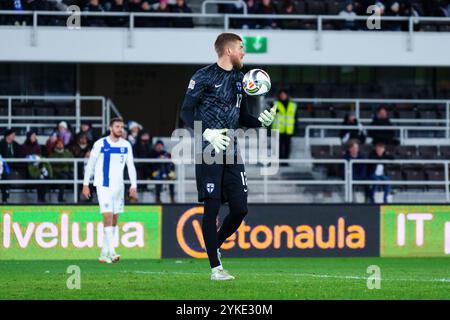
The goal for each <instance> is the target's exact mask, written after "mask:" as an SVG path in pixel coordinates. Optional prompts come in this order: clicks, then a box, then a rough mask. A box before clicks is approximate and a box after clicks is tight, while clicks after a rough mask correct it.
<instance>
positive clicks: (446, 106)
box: [263, 98, 450, 137]
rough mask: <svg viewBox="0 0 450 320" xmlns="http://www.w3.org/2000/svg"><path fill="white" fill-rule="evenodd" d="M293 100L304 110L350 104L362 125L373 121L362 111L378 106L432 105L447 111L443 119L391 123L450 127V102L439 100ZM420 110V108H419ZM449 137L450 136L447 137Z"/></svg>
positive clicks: (327, 120) (269, 100)
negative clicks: (312, 105) (311, 105)
mask: <svg viewBox="0 0 450 320" xmlns="http://www.w3.org/2000/svg"><path fill="white" fill-rule="evenodd" d="M292 100H293V101H294V102H296V103H298V104H299V105H300V108H303V107H304V105H305V104H308V103H309V104H315V105H320V104H331V105H340V106H342V105H345V104H348V107H347V110H348V111H349V112H350V111H353V112H354V113H355V116H356V118H357V119H358V121H359V122H361V123H368V122H371V121H372V117H370V118H366V117H363V116H362V112H361V111H362V110H364V109H369V110H371V111H372V110H373V106H378V105H385V106H386V105H393V104H395V105H402V104H403V105H419V106H422V107H423V106H424V105H431V106H442V107H443V108H442V109H443V110H444V111H445V112H444V113H445V115H444V117H442V118H436V119H418V118H402V119H395V118H391V122H392V123H395V124H411V123H414V124H428V125H434V124H438V125H445V127H447V128H449V127H450V100H438V99H433V100H431V99H347V98H344V99H337V98H292ZM273 101H274V98H265V99H264V102H263V104H270V103H273ZM419 109H420V107H419ZM297 119H298V121H302V122H310V123H314V122H320V123H336V124H339V123H341V122H342V120H343V119H341V118H320V117H317V118H304V117H302V118H300V117H298V118H297ZM447 137H448V135H447Z"/></svg>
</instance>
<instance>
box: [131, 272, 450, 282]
mask: <svg viewBox="0 0 450 320" xmlns="http://www.w3.org/2000/svg"><path fill="white" fill-rule="evenodd" d="M124 272H126V273H136V274H156V275H191V276H192V275H195V276H199V275H201V276H202V275H204V273H203V272H202V273H200V272H199V273H194V272H177V271H173V272H164V271H140V270H137V271H124ZM251 275H256V276H267V277H276V276H280V275H283V276H293V277H310V278H332V279H344V280H367V279H368V277H361V276H347V275H331V274H314V273H252V274H251ZM371 279H373V280H381V281H403V282H442V283H450V278H447V279H446V278H441V279H412V278H371Z"/></svg>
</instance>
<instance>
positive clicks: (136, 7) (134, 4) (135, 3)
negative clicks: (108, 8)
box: [128, 0, 142, 12]
mask: <svg viewBox="0 0 450 320" xmlns="http://www.w3.org/2000/svg"><path fill="white" fill-rule="evenodd" d="M141 6H142V0H129V1H128V10H129V11H130V12H141V10H142V9H141Z"/></svg>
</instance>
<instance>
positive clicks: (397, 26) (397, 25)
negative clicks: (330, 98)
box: [385, 1, 402, 31]
mask: <svg viewBox="0 0 450 320" xmlns="http://www.w3.org/2000/svg"><path fill="white" fill-rule="evenodd" d="M386 16H387V17H401V15H400V3H398V2H397V1H394V2H392V3H391V4H390V6H389V7H388V10H387V11H386ZM385 25H386V29H387V30H389V31H401V29H402V22H401V21H386V23H385Z"/></svg>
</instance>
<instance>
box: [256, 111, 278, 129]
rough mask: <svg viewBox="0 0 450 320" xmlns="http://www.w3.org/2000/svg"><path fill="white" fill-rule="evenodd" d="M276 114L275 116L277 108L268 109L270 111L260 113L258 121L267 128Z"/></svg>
mask: <svg viewBox="0 0 450 320" xmlns="http://www.w3.org/2000/svg"><path fill="white" fill-rule="evenodd" d="M276 114H277V107H275V106H273V107H272V108H270V111H267V110H264V112H261V113H260V115H259V117H258V120H259V121H261V123H262V125H263V127H265V128H268V127H270V125H271V124H272V122H273V120H274V119H275V115H276Z"/></svg>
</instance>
